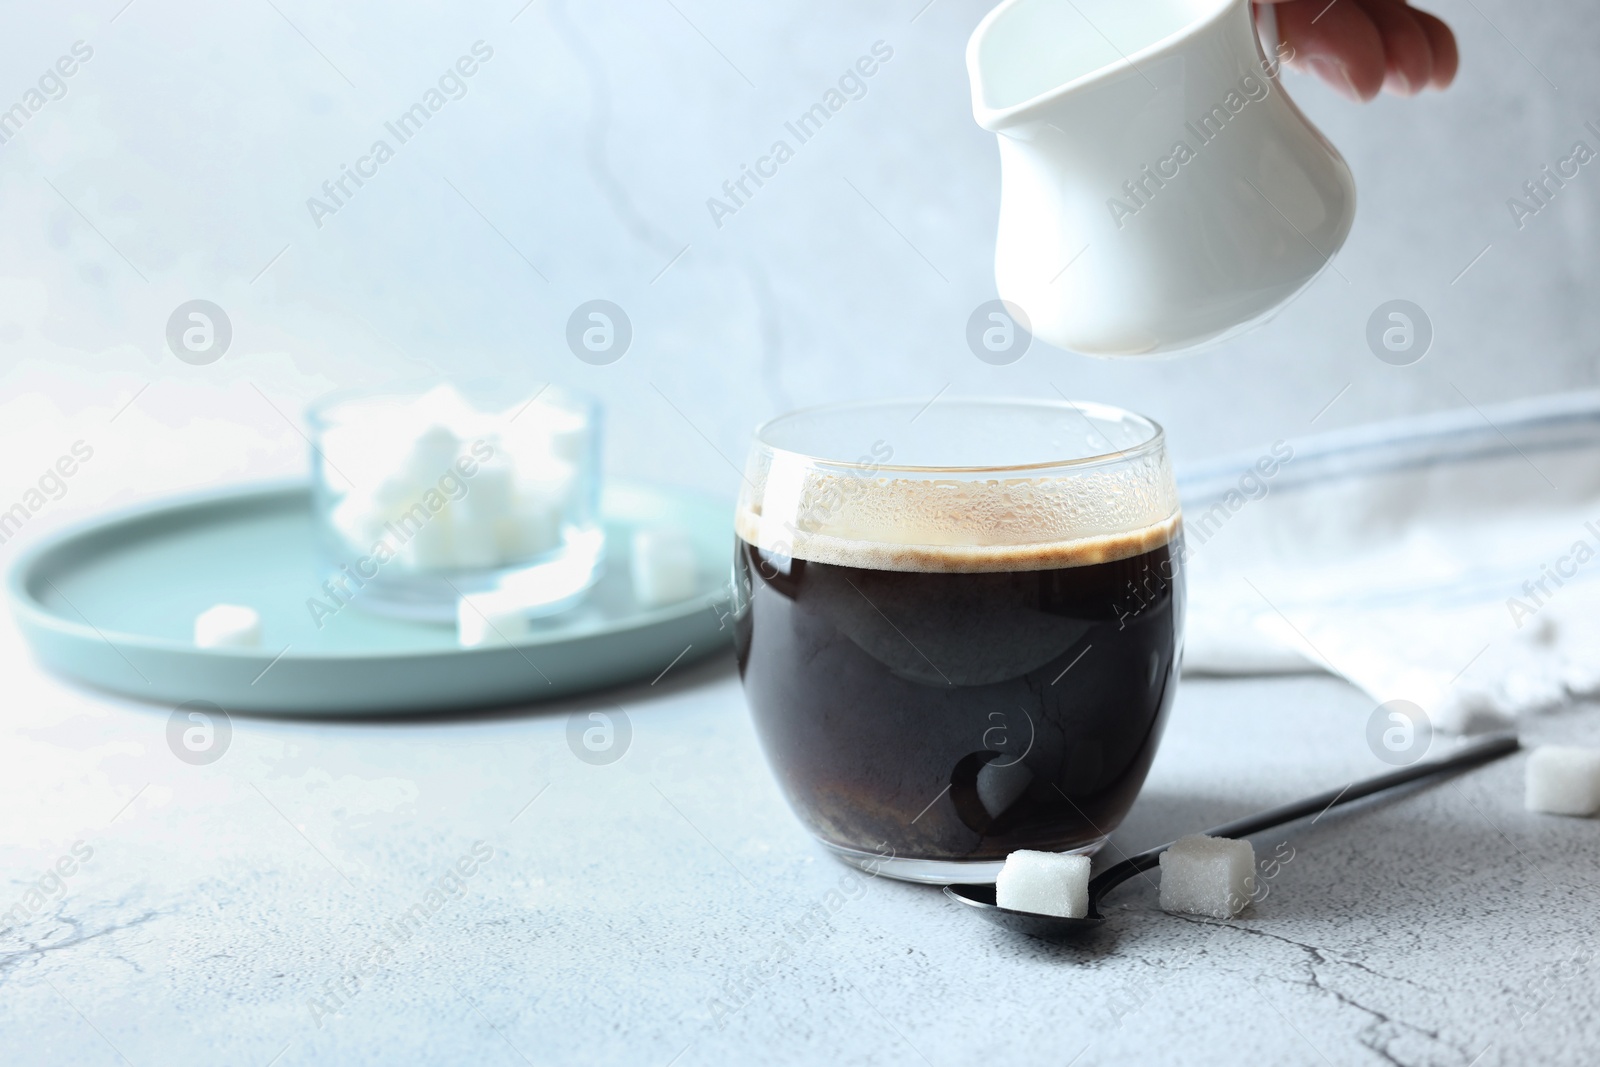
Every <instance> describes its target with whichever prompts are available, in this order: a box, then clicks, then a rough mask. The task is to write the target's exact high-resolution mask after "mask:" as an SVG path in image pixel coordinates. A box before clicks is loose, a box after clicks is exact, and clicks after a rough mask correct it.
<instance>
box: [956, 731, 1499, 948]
mask: <svg viewBox="0 0 1600 1067" xmlns="http://www.w3.org/2000/svg"><path fill="white" fill-rule="evenodd" d="M1518 747H1520V746H1519V743H1518V741H1517V737H1516V735H1515V734H1511V733H1504V734H1494V735H1491V736H1489V737H1486V738H1484V739H1482V740H1480V741H1474V742H1472V743H1471V744H1467V745H1463V746H1462V747H1461V748H1460V749H1458V750H1457V751H1456V752H1455V753H1454V754H1453V755H1451V756H1448V757H1446V758H1445V759H1440V760H1429V761H1426V762H1423V763H1417V764H1413V765H1412V766H1410V767H1406V768H1404V769H1402V770H1398V771H1393V772H1391V773H1389V774H1381V775H1379V776H1377V777H1376V778H1368V779H1366V780H1364V781H1360V782H1352V783H1350V784H1349V785H1347V786H1344V787H1343V788H1341V789H1329V790H1327V791H1325V792H1322V793H1318V794H1316V795H1315V796H1309V797H1306V798H1305V799H1304V800H1297V801H1294V802H1293V803H1290V804H1284V805H1281V806H1279V807H1276V808H1269V809H1268V810H1266V811H1263V812H1259V813H1257V814H1255V815H1247V816H1246V817H1244V818H1243V819H1235V820H1234V821H1233V822H1230V823H1225V824H1223V825H1222V826H1217V827H1213V828H1212V829H1210V830H1206V831H1203V832H1204V834H1205V835H1206V836H1207V837H1228V838H1236V837H1248V836H1249V835H1251V834H1256V833H1260V832H1261V831H1262V830H1270V829H1272V828H1273V827H1275V826H1283V825H1285V824H1286V823H1291V822H1294V821H1295V820H1297V819H1303V818H1305V817H1306V816H1308V815H1318V814H1320V813H1322V812H1326V811H1327V810H1329V809H1330V808H1334V807H1338V806H1339V805H1342V804H1349V803H1350V802H1351V801H1355V800H1360V799H1361V798H1362V797H1369V796H1372V795H1373V794H1374V793H1381V792H1384V791H1385V790H1389V789H1394V788H1396V787H1398V786H1402V785H1406V784H1408V783H1410V782H1418V781H1423V780H1426V779H1429V778H1444V777H1447V776H1449V775H1452V774H1459V773H1461V772H1462V771H1465V770H1468V769H1470V768H1472V767H1476V766H1479V765H1480V764H1484V763H1491V762H1493V761H1494V760H1497V759H1500V758H1501V757H1503V756H1509V755H1511V753H1513V752H1515V751H1517V749H1518ZM1172 845H1173V842H1170V841H1169V842H1168V843H1167V844H1165V845H1160V846H1157V847H1156V848H1152V849H1149V850H1148V851H1145V852H1141V853H1139V854H1138V855H1137V856H1130V857H1128V858H1127V859H1124V860H1123V861H1122V862H1121V863H1118V864H1115V865H1113V866H1111V867H1107V868H1106V869H1105V870H1104V871H1101V872H1100V874H1098V875H1097V876H1095V878H1094V879H1092V880H1091V881H1090V882H1089V909H1088V914H1087V915H1086V916H1084V917H1083V918H1076V919H1075V918H1068V917H1067V916H1065V915H1046V914H1043V913H1041V912H1034V911H1013V910H1012V909H1010V908H1002V907H1000V906H999V905H998V904H996V903H995V888H994V886H993V885H981V884H966V885H947V886H945V887H944V895H945V896H947V897H949V898H950V899H951V900H954V901H956V902H958V903H960V904H965V905H966V906H967V907H969V908H971V909H973V911H974V912H975V913H976V914H977V915H978V917H979V918H981V919H984V920H986V921H988V922H991V923H994V924H995V925H996V926H1001V927H1004V928H1005V929H1007V930H1011V931H1013V932H1015V933H1019V934H1026V935H1027V936H1029V937H1036V938H1039V939H1040V940H1042V941H1052V942H1056V943H1061V942H1068V941H1075V940H1077V939H1078V938H1080V937H1082V936H1083V935H1084V934H1086V933H1088V932H1089V931H1091V930H1093V929H1095V928H1096V927H1098V926H1100V925H1101V924H1103V923H1104V922H1105V916H1103V915H1101V914H1100V899H1101V898H1102V897H1104V896H1105V895H1106V894H1107V893H1109V892H1110V891H1111V890H1113V889H1115V888H1116V887H1117V886H1119V885H1121V884H1122V883H1123V882H1126V881H1127V880H1128V879H1129V878H1132V877H1133V876H1134V875H1136V874H1141V873H1143V872H1145V871H1148V870H1149V869H1150V868H1151V867H1155V866H1158V865H1160V863H1161V854H1162V853H1163V852H1165V851H1166V850H1167V849H1169V848H1171V847H1172Z"/></svg>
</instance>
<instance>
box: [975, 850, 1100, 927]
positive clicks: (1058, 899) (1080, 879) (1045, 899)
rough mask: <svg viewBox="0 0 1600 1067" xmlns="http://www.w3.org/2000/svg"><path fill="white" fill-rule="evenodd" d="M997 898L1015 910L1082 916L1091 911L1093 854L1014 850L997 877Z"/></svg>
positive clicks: (995, 884)
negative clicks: (1090, 866) (1077, 854)
mask: <svg viewBox="0 0 1600 1067" xmlns="http://www.w3.org/2000/svg"><path fill="white" fill-rule="evenodd" d="M994 902H995V904H997V905H999V906H1000V907H1002V908H1008V909H1010V910H1011V911H1031V912H1037V913H1039V914H1041V915H1059V916H1061V917H1062V918H1066V919H1082V918H1084V917H1085V916H1087V915H1088V914H1089V857H1088V856H1073V855H1067V854H1064V853H1060V852H1034V851H1030V850H1028V849H1020V850H1018V851H1016V852H1013V853H1011V854H1010V855H1009V856H1007V857H1006V865H1005V866H1004V867H1002V868H1001V869H1000V874H999V876H998V877H996V878H995V880H994Z"/></svg>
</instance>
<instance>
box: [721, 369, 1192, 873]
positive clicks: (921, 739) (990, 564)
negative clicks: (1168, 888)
mask: <svg viewBox="0 0 1600 1067" xmlns="http://www.w3.org/2000/svg"><path fill="white" fill-rule="evenodd" d="M736 532H737V538H736V542H735V547H736V552H737V558H736V560H735V563H734V579H735V581H734V586H735V604H736V620H737V625H736V631H735V632H736V635H737V636H736V642H737V644H736V648H737V652H738V659H739V671H740V676H741V677H742V679H743V681H744V687H745V694H746V697H747V699H748V701H749V704H750V711H751V715H752V717H753V719H754V722H755V727H756V732H757V734H758V735H759V737H760V739H761V744H762V746H763V748H764V749H765V751H766V755H767V759H768V761H769V763H770V764H771V766H772V769H773V771H774V772H775V774H776V776H777V779H778V782H779V784H780V785H781V787H782V789H783V791H784V793H785V794H786V795H787V797H788V800H789V803H790V805H791V806H792V807H793V809H794V811H795V813H796V814H797V815H798V816H799V818H800V820H801V822H803V823H804V824H805V826H806V827H807V828H808V829H809V830H810V831H811V832H812V834H814V835H815V836H816V837H817V838H818V840H820V841H821V842H822V843H823V844H824V845H825V846H826V847H827V848H828V849H829V850H831V851H832V852H833V853H835V854H836V855H838V856H839V857H840V858H841V859H844V860H845V861H847V862H850V863H854V864H856V865H857V866H860V867H863V868H866V869H869V870H871V871H874V872H876V873H881V874H887V875H890V876H893V877H897V878H903V879H907V880H911V881H921V882H936V883H937V882H985V881H993V880H994V876H995V875H996V874H997V873H998V872H999V870H1000V867H1001V866H1002V864H1003V862H1004V860H1005V857H1006V855H1007V854H1008V853H1010V852H1012V851H1014V850H1016V849H1039V850H1044V851H1050V852H1084V853H1092V852H1094V851H1095V850H1096V849H1098V848H1099V847H1100V846H1101V844H1103V843H1104V841H1105V838H1106V835H1107V834H1109V833H1110V832H1111V830H1112V829H1113V828H1115V827H1116V826H1117V824H1118V823H1120V822H1121V821H1122V818H1123V816H1124V815H1126V814H1127V811H1128V809H1129V807H1131V806H1132V804H1133V800H1134V797H1135V796H1136V795H1137V794H1138V792H1139V789H1140V787H1141V786H1142V785H1143V784H1144V778H1145V775H1146V773H1147V772H1148V771H1149V769H1150V763H1151V761H1152V760H1153V759H1154V757H1155V752H1156V745H1157V743H1158V742H1159V741H1160V739H1161V734H1162V730H1163V728H1164V726H1165V722H1166V717H1167V713H1168V709H1169V708H1170V707H1171V706H1172V699H1173V696H1174V693H1175V690H1176V687H1177V679H1178V666H1179V660H1180V659H1181V656H1182V647H1183V615H1184V582H1183V568H1182V563H1183V559H1184V549H1183V538H1182V524H1181V518H1180V513H1179V507H1178V492H1177V485H1176V483H1175V481H1174V479H1173V475H1172V468H1171V465H1170V463H1169V461H1168V458H1167V450H1166V444H1165V440H1164V437H1163V434H1162V430H1161V427H1160V426H1158V425H1156V424H1155V423H1154V422H1152V421H1151V420H1149V419H1146V418H1143V417H1141V416H1139V415H1135V414H1133V413H1131V412H1127V411H1121V410H1118V409H1116V408H1112V407H1108V406H1105V405H1102V404H1093V403H1072V402H1066V401H1032V400H938V401H937V402H935V403H932V404H928V403H926V402H925V401H883V402H871V403H858V404H844V405H835V406H829V407H822V408H813V409H810V410H806V411H800V412H796V413H794V414H791V415H785V416H782V417H781V418H778V419H774V420H773V421H771V422H768V423H766V424H765V425H763V426H761V427H760V428H759V429H758V430H757V431H756V440H755V443H754V445H753V446H752V447H751V450H750V454H749V458H748V460H747V463H746V466H745V480H744V486H743V491H742V493H741V495H740V500H739V506H738V513H737V525H736Z"/></svg>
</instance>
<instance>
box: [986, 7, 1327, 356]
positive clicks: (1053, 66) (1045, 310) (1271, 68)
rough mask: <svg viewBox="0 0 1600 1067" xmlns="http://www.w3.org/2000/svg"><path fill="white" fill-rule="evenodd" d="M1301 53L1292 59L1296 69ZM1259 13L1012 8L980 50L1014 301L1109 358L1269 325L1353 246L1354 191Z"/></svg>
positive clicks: (1050, 330)
mask: <svg viewBox="0 0 1600 1067" xmlns="http://www.w3.org/2000/svg"><path fill="white" fill-rule="evenodd" d="M1286 51H1287V49H1284V48H1280V49H1279V52H1280V53H1285V52H1286ZM1281 58H1283V56H1282V55H1281V54H1280V55H1275V56H1272V57H1268V56H1267V55H1266V54H1265V52H1264V50H1263V49H1262V47H1261V45H1260V43H1259V42H1258V41H1257V38H1256V33H1255V27H1254V25H1253V24H1252V21H1251V13H1250V3H1249V0H1005V2H1004V3H1002V4H1000V6H999V7H997V8H995V9H994V10H993V11H992V12H990V13H989V15H988V16H987V17H986V18H985V19H984V20H983V22H982V23H981V24H980V25H979V26H978V29H977V30H976V32H974V33H973V35H972V40H971V42H970V43H969V44H968V46H967V69H968V72H969V73H970V75H971V78H972V104H973V112H974V114H975V115H976V116H977V120H978V123H979V125H981V126H983V127H984V128H985V129H988V130H993V131H994V132H995V133H997V134H999V135H1000V136H999V140H1000V173H1001V194H1000V229H999V237H998V239H997V241H996V246H995V277H996V280H997V282H998V283H999V289H1000V297H1001V299H1003V300H1005V301H1007V302H1008V303H1010V304H1012V305H1014V306H1016V307H1018V308H1020V309H1021V310H1022V311H1023V312H1024V313H1025V315H1026V316H1027V319H1028V320H1029V323H1030V325H1031V329H1032V331H1033V333H1034V335H1035V336H1037V337H1040V338H1042V339H1044V340H1045V341H1048V342H1049V343H1051V344H1053V345H1056V346H1058V347H1060V348H1066V349H1071V350H1073V351H1076V352H1083V353H1086V354H1089V355H1096V356H1132V355H1149V354H1155V353H1163V352H1177V351H1181V350H1183V349H1186V348H1191V347H1194V346H1196V345H1202V344H1205V343H1206V342H1208V341H1214V340H1217V339H1219V338H1222V337H1225V336H1227V335H1229V334H1231V333H1234V332H1237V331H1239V330H1242V329H1245V328H1247V327H1249V326H1251V325H1254V324H1256V323H1258V322H1260V321H1262V320H1264V319H1265V318H1267V317H1268V316H1270V315H1271V314H1272V312H1273V311H1274V310H1275V309H1277V308H1278V307H1280V306H1281V305H1283V304H1284V303H1285V302H1287V301H1288V300H1289V299H1290V298H1291V297H1293V296H1294V295H1295V294H1296V293H1298V292H1299V291H1300V290H1301V289H1302V288H1304V287H1305V286H1306V285H1307V284H1309V283H1310V282H1311V280H1312V279H1314V278H1315V277H1316V276H1317V275H1318V274H1319V273H1320V272H1321V271H1322V269H1323V268H1324V267H1326V266H1327V265H1328V263H1329V260H1330V259H1331V257H1332V256H1333V255H1334V254H1335V253H1336V252H1338V250H1339V247H1340V245H1342V244H1343V243H1344V239H1345V235H1346V234H1347V233H1348V232H1349V230H1350V224H1351V221H1352V220H1353V218H1354V216H1355V202H1356V199H1355V182H1354V180H1353V179H1352V178H1351V176H1350V168H1349V167H1348V166H1346V165H1345V162H1344V160H1343V158H1341V157H1340V155H1339V153H1338V151H1337V150H1336V149H1335V148H1334V147H1333V146H1332V145H1331V144H1329V143H1328V141H1327V139H1326V138H1325V137H1323V136H1322V134H1321V133H1319V132H1318V131H1317V129H1316V128H1315V127H1313V126H1312V125H1311V123H1310V122H1308V121H1307V120H1306V117H1305V116H1304V115H1302V114H1301V113H1300V110H1299V108H1297V107H1295V105H1294V103H1293V102H1292V101H1291V100H1290V99H1289V98H1288V96H1286V95H1285V94H1284V91H1283V87H1282V86H1281V85H1280V84H1279V83H1278V80H1277V74H1278V68H1279V65H1280V60H1281Z"/></svg>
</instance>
